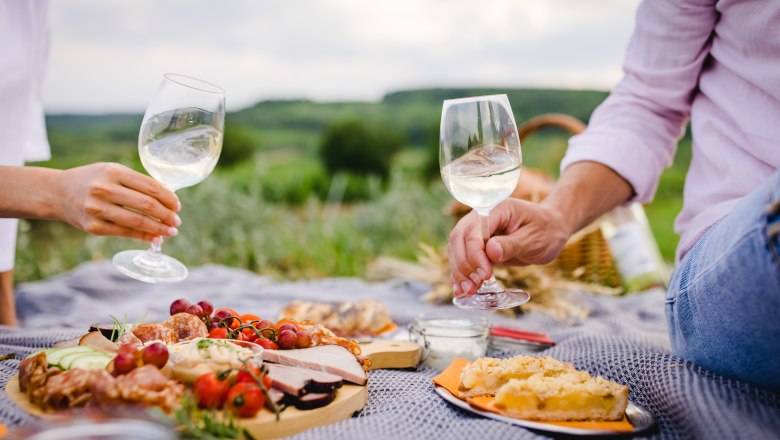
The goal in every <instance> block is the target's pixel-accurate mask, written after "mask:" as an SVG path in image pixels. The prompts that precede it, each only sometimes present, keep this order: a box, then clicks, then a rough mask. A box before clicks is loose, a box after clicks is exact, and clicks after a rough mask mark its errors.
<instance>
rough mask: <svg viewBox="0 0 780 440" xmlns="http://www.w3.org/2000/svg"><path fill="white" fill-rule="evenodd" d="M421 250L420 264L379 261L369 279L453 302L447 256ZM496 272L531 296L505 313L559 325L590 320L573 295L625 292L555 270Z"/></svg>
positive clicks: (432, 299) (535, 268)
mask: <svg viewBox="0 0 780 440" xmlns="http://www.w3.org/2000/svg"><path fill="white" fill-rule="evenodd" d="M420 249H421V252H420V253H419V254H418V257H417V263H411V262H408V261H403V260H399V259H395V258H389V257H380V258H378V259H377V260H375V261H374V262H373V263H372V264H370V265H369V267H368V270H367V276H368V278H370V279H386V278H392V277H404V278H413V279H418V280H420V281H424V282H427V283H430V284H431V286H432V288H431V291H430V292H428V293H426V294H425V295H424V298H425V300H427V301H429V302H431V303H438V304H444V303H449V302H450V301H452V286H451V284H450V278H449V265H448V260H447V254H446V252H444V251H443V250H436V249H435V248H433V247H432V246H429V245H427V244H424V243H423V244H420ZM493 272H494V274H495V276H496V279H497V280H498V281H499V283H501V284H502V285H503V286H505V287H519V288H524V289H528V291H530V292H531V300H530V301H529V302H528V303H526V304H524V305H523V306H521V307H517V308H515V309H509V310H508V311H505V312H504V313H508V314H510V315H511V316H515V315H517V314H520V313H522V312H523V311H540V312H544V313H547V314H549V315H551V316H553V317H554V318H556V319H558V320H560V321H564V322H568V323H576V322H580V321H582V320H584V319H585V318H587V316H588V313H589V310H588V308H587V307H586V306H584V305H583V304H581V303H579V302H576V301H574V300H573V299H572V298H571V297H570V295H569V294H570V293H572V292H587V293H592V294H598V295H618V294H620V292H621V291H622V289H620V288H611V287H605V286H601V285H596V284H588V283H582V282H577V281H570V280H567V279H565V278H563V277H562V276H561V275H560V274H559V273H558V271H556V270H555V268H554V267H552V266H501V267H495V268H494V271H493Z"/></svg>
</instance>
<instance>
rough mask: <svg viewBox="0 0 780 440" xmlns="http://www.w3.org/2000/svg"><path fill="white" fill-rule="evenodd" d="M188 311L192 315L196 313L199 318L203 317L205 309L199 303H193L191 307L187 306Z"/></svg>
mask: <svg viewBox="0 0 780 440" xmlns="http://www.w3.org/2000/svg"><path fill="white" fill-rule="evenodd" d="M186 312H187V313H189V314H190V315H195V316H197V317H198V318H202V317H203V309H202V308H201V307H200V306H199V305H197V304H191V305H190V306H189V307H187V310H186Z"/></svg>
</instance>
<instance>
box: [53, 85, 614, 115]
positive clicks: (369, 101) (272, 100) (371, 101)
mask: <svg viewBox="0 0 780 440" xmlns="http://www.w3.org/2000/svg"><path fill="white" fill-rule="evenodd" d="M457 89H468V90H506V91H507V92H510V91H520V90H551V91H566V92H598V93H608V92H609V90H607V89H594V88H583V89H578V88H561V87H559V88H556V87H496V86H485V87H478V86H474V87H471V86H453V87H424V88H415V89H403V90H392V91H389V92H387V93H385V94H384V95H382V96H381V97H380V98H379V99H363V100H359V99H355V100H343V101H339V100H331V101H325V100H316V99H308V98H294V97H293V98H270V99H263V100H260V101H256V102H254V103H250V104H249V105H247V106H245V107H241V108H238V109H232V110H228V113H238V112H241V111H244V110H247V109H250V108H252V107H255V106H258V105H262V104H266V103H293V102H305V103H311V104H354V103H366V104H380V103H382V102H383V101H384V100H385V98H387V96H388V95H393V94H396V93H405V92H423V91H430V90H457ZM143 113H144V112H143V110H142V111H139V112H132V111H108V112H103V111H95V112H89V111H83V112H73V111H64V112H57V111H50V110H46V111H45V115H46V116H47V117H48V116H96V117H97V116H106V117H110V116H143Z"/></svg>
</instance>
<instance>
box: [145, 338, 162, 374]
mask: <svg viewBox="0 0 780 440" xmlns="http://www.w3.org/2000/svg"><path fill="white" fill-rule="evenodd" d="M142 358H143V360H144V364H151V365H154V366H155V367H157V368H163V367H164V366H165V364H166V363H168V347H166V346H165V344H163V343H162V342H155V343H153V344H150V345H147V346H146V347H144V349H143V352H142Z"/></svg>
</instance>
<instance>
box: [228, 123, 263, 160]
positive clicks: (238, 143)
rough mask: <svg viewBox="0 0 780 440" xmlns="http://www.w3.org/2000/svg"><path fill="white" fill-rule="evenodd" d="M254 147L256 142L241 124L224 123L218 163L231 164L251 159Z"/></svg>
mask: <svg viewBox="0 0 780 440" xmlns="http://www.w3.org/2000/svg"><path fill="white" fill-rule="evenodd" d="M256 147H257V145H256V142H255V140H254V139H253V138H252V135H251V133H249V130H247V129H246V128H244V127H243V126H241V125H235V124H226V125H225V137H224V139H223V140H222V152H221V153H220V154H219V164H220V165H223V166H232V165H235V164H237V163H240V162H243V161H245V160H248V159H251V158H252V155H253V154H254V152H255V148H256Z"/></svg>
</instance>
